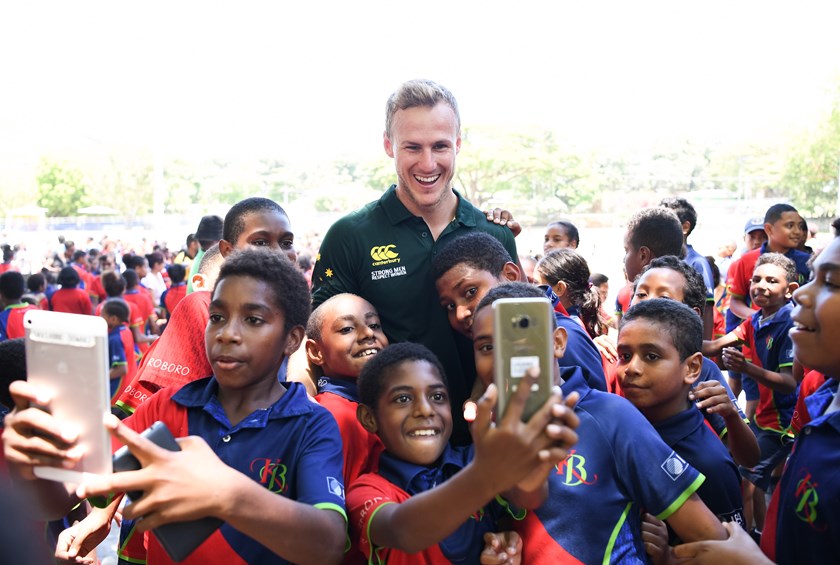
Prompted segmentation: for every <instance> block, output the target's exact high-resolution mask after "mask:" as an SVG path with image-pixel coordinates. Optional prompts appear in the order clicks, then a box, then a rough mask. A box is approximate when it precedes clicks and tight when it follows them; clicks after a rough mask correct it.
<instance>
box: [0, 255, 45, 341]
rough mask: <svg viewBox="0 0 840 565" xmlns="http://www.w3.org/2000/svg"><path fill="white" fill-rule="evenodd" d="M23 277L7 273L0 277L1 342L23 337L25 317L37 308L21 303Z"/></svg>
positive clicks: (16, 273)
mask: <svg viewBox="0 0 840 565" xmlns="http://www.w3.org/2000/svg"><path fill="white" fill-rule="evenodd" d="M25 288H26V287H25V283H24V280H23V275H21V274H20V273H19V272H17V271H6V272H5V273H3V274H2V275H0V307H2V308H3V310H2V311H0V341H5V340H7V339H15V338H18V337H23V336H24V335H25V332H24V330H23V316H24V314H26V313H27V312H28V311H30V310H37V307H35V306H32V305H31V304H27V303H25V302H21V297H22V296H23V292H24V290H25Z"/></svg>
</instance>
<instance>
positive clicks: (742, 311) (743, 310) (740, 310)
mask: <svg viewBox="0 0 840 565" xmlns="http://www.w3.org/2000/svg"><path fill="white" fill-rule="evenodd" d="M729 310H730V312H732V313H733V314H735V315H736V316H738V317H739V318H741V319H742V320H747V319H749V318H750V317H751V316H752V315H753V314H755V310H753V309H752V308H750V307H749V306H747V303H746V301H745V300H744V299H743V298H739V297H737V296H733V297H732V298H730V300H729Z"/></svg>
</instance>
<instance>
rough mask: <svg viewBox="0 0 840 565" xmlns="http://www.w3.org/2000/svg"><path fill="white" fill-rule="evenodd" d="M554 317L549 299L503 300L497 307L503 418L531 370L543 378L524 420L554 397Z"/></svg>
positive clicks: (536, 385)
mask: <svg viewBox="0 0 840 565" xmlns="http://www.w3.org/2000/svg"><path fill="white" fill-rule="evenodd" d="M552 316H554V311H553V309H552V307H551V302H550V301H549V300H548V299H547V298H502V299H499V300H496V301H495V302H494V303H493V324H494V332H493V334H494V344H493V356H494V357H493V367H494V377H495V382H496V386H497V387H498V389H499V411H498V414H499V417H502V416H503V415H504V413H505V410H506V409H507V404H508V401H509V399H510V397H511V396H512V395H513V394H515V393H516V390H517V388H518V387H519V383H520V382H522V378H523V377H524V376H525V372H526V371H527V370H528V369H529V368H531V367H537V368H538V369H539V370H540V376H539V379H537V382H535V383H534V384H533V385H532V386H531V394H530V396H529V397H528V401H527V402H526V404H525V410H524V411H523V413H522V420H524V421H527V420H528V419H530V418H531V416H532V415H533V414H534V412H536V411H537V410H539V409H540V407H541V406H542V405H543V404H545V402H546V400H548V398H549V396H550V395H551V387H552V379H553V376H554V371H553V370H552V369H553V367H552V365H551V364H552V363H554V362H555V360H554V355H553V351H554V350H553V347H552V345H553V341H554V340H553V339H552V336H553V331H552Z"/></svg>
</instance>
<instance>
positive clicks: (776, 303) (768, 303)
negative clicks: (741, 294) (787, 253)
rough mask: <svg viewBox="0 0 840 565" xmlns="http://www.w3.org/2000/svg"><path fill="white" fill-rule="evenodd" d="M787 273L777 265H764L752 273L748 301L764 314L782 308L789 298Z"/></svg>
mask: <svg viewBox="0 0 840 565" xmlns="http://www.w3.org/2000/svg"><path fill="white" fill-rule="evenodd" d="M789 289H790V283H789V282H788V280H787V273H785V270H784V269H783V268H781V267H779V266H778V265H773V264H772V263H764V264H763V265H759V266H758V267H756V268H755V270H754V271H753V276H752V280H751V281H750V299H751V300H752V302H753V304H755V305H756V306H758V307H759V308H761V309H762V311H764V312H765V315H766V314H772V313H773V312H775V311H777V310H778V309H779V308H781V307H782V306H784V305H785V304H786V303H787V301H788V299H789V298H790V290H789Z"/></svg>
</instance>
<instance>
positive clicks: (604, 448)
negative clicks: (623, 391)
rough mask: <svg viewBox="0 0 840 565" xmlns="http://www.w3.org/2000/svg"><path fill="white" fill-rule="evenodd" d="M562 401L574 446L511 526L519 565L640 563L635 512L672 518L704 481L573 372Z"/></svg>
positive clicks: (568, 372) (564, 372)
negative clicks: (575, 396) (518, 540)
mask: <svg viewBox="0 0 840 565" xmlns="http://www.w3.org/2000/svg"><path fill="white" fill-rule="evenodd" d="M561 377H562V378H563V379H564V380H565V382H564V383H563V385H562V389H563V394H564V395H566V396H568V395H569V394H571V393H572V392H573V391H578V393H579V394H580V400H579V401H578V403H577V405H576V406H575V413H576V414H577V415H578V417H579V418H580V426H579V427H578V429H577V433H578V443H577V445H576V446H575V447H574V448H573V449H571V450H570V453H569V456H568V457H567V458H566V459H565V460H564V461H563V462H562V463H560V464H559V465H558V466H557V470H556V472H554V473H552V474H551V475H549V479H548V486H549V494H548V499H547V500H546V502H545V503H544V504H543V505H542V506H541V507H539V508H538V509H536V510H534V511H531V512H528V514H527V516H525V519H524V520H523V521H522V522H519V523H517V524H516V526H515V527H516V529H517V531H519V533H520V535H521V536H522V540H523V550H522V562H523V563H587V564H589V563H647V562H648V558H647V555H646V553H645V548H644V543H643V542H642V533H641V512H642V510H645V511H646V512H649V513H650V514H653V515H655V516H656V517H657V518H659V519H660V520H665V519H667V518H668V517H670V516H671V515H672V514H673V513H674V512H676V511H677V510H678V509H679V508H680V507H681V506H682V505H683V503H684V502H685V501H686V500H687V499H688V498H689V497H690V496H691V495H692V494H694V492H695V491H697V489H698V488H699V487H700V485H701V484H702V483H703V480H704V477H703V475H702V474H701V473H700V472H698V471H697V470H696V469H694V468H693V467H692V466H691V465H689V464H688V462H686V460H685V459H683V458H682V457H681V456H680V455H679V454H678V453H676V452H675V450H674V449H672V448H670V447H668V446H667V445H666V444H665V442H663V441H662V438H660V437H659V434H658V433H657V432H656V430H655V429H654V428H653V426H651V425H650V422H648V421H647V420H646V419H645V417H644V416H643V415H642V414H641V413H640V412H639V411H638V410H636V408H635V407H634V406H633V405H632V404H631V403H630V402H629V401H628V400H626V399H625V398H622V397H620V396H618V395H615V394H610V393H605V392H601V391H598V390H593V389H591V388H590V387H589V386H588V385H587V384H586V381H585V379H584V377H583V374H582V372H581V370H580V369H561Z"/></svg>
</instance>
